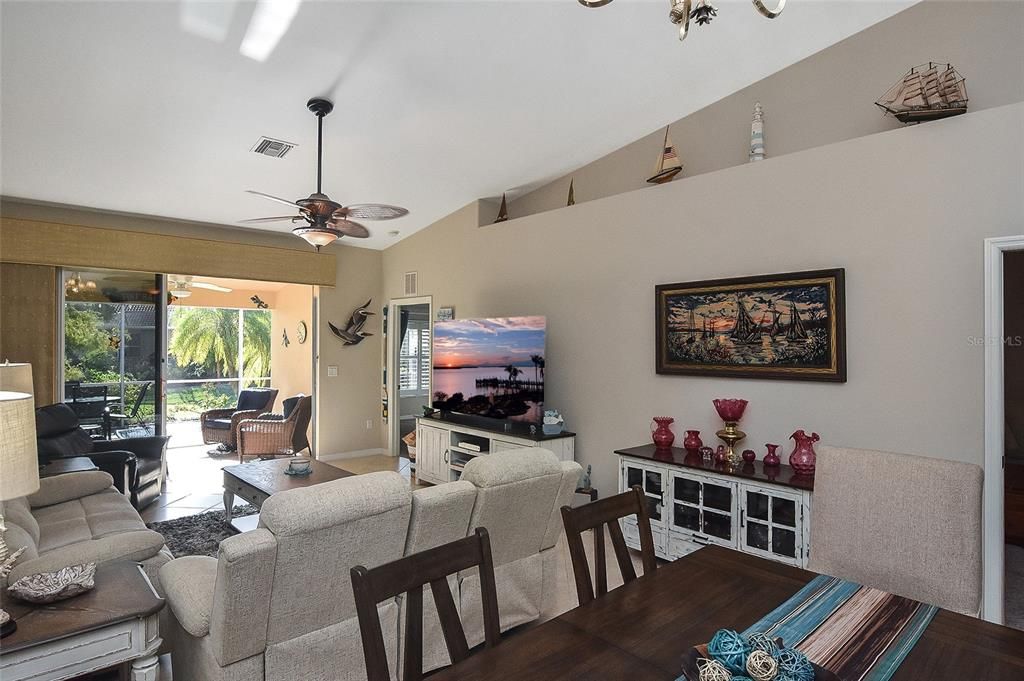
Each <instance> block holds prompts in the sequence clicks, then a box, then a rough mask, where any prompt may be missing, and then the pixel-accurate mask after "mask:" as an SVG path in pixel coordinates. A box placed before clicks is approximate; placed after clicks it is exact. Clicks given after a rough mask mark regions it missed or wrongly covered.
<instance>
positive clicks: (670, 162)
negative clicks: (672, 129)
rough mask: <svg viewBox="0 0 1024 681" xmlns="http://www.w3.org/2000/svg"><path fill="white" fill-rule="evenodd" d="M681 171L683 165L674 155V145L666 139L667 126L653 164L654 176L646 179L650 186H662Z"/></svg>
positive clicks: (677, 156) (676, 155)
mask: <svg viewBox="0 0 1024 681" xmlns="http://www.w3.org/2000/svg"><path fill="white" fill-rule="evenodd" d="M682 170H683V163H682V161H680V160H679V155H678V154H676V148H675V145H673V144H672V140H670V139H669V137H668V126H667V125H666V126H665V139H664V141H663V142H662V144H661V151H660V152H659V154H658V160H657V161H656V162H655V164H654V174H653V175H651V176H650V177H648V178H647V181H648V182H649V183H651V184H664V183H665V182H670V181H671V180H672V178H674V177H675V176H676V175H678V174H679V173H680V172H681V171H682Z"/></svg>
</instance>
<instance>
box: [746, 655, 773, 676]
mask: <svg viewBox="0 0 1024 681" xmlns="http://www.w3.org/2000/svg"><path fill="white" fill-rule="evenodd" d="M747 673H748V674H750V678H752V679H753V680H754V681H772V679H774V678H775V676H776V674H778V673H779V663H778V662H776V661H775V658H774V657H772V656H771V655H769V654H768V653H766V652H764V651H763V650H754V651H752V652H751V653H750V655H748V656H747Z"/></svg>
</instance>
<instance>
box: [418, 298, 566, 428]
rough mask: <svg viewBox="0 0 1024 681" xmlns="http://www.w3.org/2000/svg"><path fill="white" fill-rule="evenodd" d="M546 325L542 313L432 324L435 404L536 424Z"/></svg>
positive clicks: (541, 393)
mask: <svg viewBox="0 0 1024 681" xmlns="http://www.w3.org/2000/svg"><path fill="white" fill-rule="evenodd" d="M546 326H547V325H546V322H545V318H544V317H493V318H490V319H458V320H449V321H443V322H435V323H434V340H433V355H432V357H433V364H434V379H433V391H434V395H433V403H432V404H433V406H434V408H435V409H440V410H441V411H450V412H457V413H460V414H472V415H477V416H486V417H489V418H498V419H509V420H513V421H524V422H528V423H540V421H541V420H542V418H543V416H544V369H545V367H544V337H545V327H546Z"/></svg>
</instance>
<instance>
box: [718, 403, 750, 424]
mask: <svg viewBox="0 0 1024 681" xmlns="http://www.w3.org/2000/svg"><path fill="white" fill-rule="evenodd" d="M711 403H712V404H714V405H715V410H716V411H717V412H718V415H719V416H720V417H721V419H722V420H723V421H725V422H726V423H730V422H731V423H736V422H737V421H739V420H740V419H741V418H743V410H744V409H746V408H747V401H746V400H724V399H719V400H711Z"/></svg>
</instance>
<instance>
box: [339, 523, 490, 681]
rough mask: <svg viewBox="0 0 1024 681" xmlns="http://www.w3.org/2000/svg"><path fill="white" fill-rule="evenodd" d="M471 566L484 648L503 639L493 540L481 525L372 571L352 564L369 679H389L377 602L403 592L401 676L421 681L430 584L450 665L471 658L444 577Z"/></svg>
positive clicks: (376, 680)
mask: <svg viewBox="0 0 1024 681" xmlns="http://www.w3.org/2000/svg"><path fill="white" fill-rule="evenodd" d="M470 568H478V569H479V571H480V585H481V596H482V599H481V600H482V603H483V610H484V641H485V643H486V647H487V648H491V647H493V646H496V645H498V643H500V642H501V629H500V627H499V625H498V591H497V587H496V586H495V583H494V563H493V561H492V559H491V542H490V539H489V538H488V536H487V530H485V529H484V528H482V527H478V528H476V531H475V532H474V533H473V534H472V535H470V536H468V537H466V538H464V539H458V540H456V541H453V542H450V543H448V544H442V545H441V546H438V547H435V548H432V549H427V550H426V551H421V552H420V553H414V554H412V555H411V556H406V557H405V558H400V559H398V560H396V561H393V562H391V563H386V564H385V565H381V566H379V567H375V568H373V569H372V570H367V569H366V568H365V567H363V566H362V565H358V566H356V567H354V568H352V594H353V596H355V603H356V614H357V616H358V618H359V633H360V635H361V636H362V640H363V657H364V658H365V660H366V673H367V681H390V680H391V673H390V668H389V666H388V660H387V652H386V648H385V645H384V632H383V629H381V624H380V612H379V611H378V609H377V604H378V603H382V602H384V601H386V600H388V599H393V598H395V597H397V596H399V595H403V594H404V596H405V599H406V600H405V604H406V606H405V616H406V621H405V646H404V653H403V656H402V659H403V665H402V668H403V672H402V679H403V681H420V679H422V678H423V590H424V587H425V586H426V585H428V584H429V585H430V593H431V596H432V597H433V602H434V605H435V606H436V607H437V615H438V619H439V620H440V622H441V631H442V632H443V634H444V640H445V644H446V645H447V647H448V655H449V656H450V657H451V660H452V662H453V663H454V662H461V661H462V660H465V659H466V658H467V657H469V643H468V642H467V640H466V632H465V630H464V629H463V626H462V621H461V619H460V617H459V611H458V610H457V609H456V607H455V599H454V598H453V597H452V591H451V586H450V584H449V582H448V577H449V575H454V574H457V573H459V572H461V571H463V570H468V569H470Z"/></svg>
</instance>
